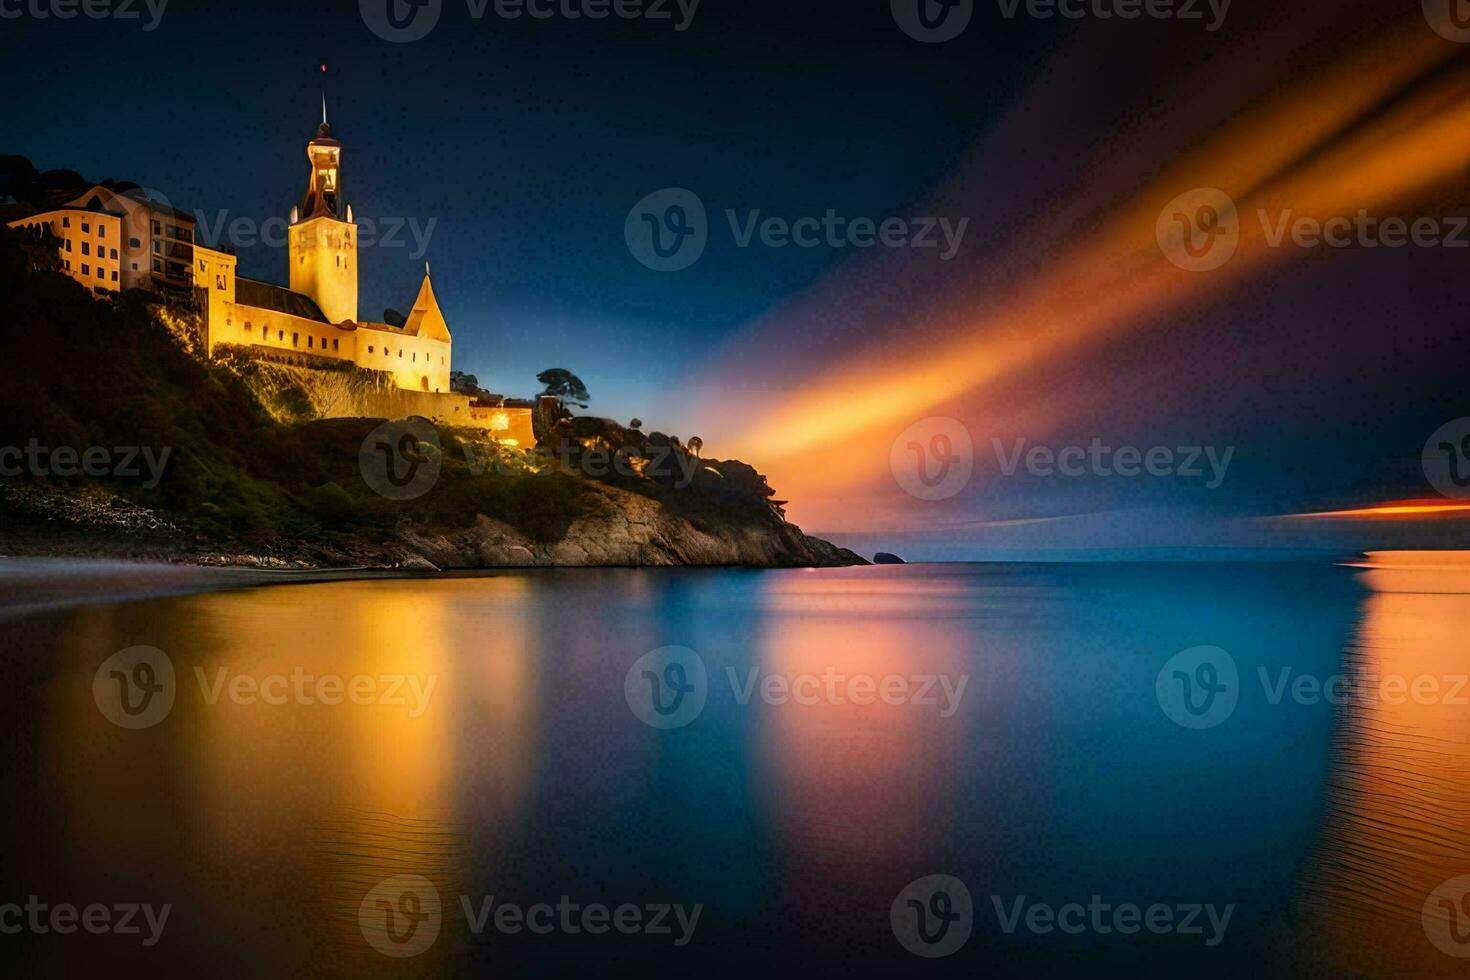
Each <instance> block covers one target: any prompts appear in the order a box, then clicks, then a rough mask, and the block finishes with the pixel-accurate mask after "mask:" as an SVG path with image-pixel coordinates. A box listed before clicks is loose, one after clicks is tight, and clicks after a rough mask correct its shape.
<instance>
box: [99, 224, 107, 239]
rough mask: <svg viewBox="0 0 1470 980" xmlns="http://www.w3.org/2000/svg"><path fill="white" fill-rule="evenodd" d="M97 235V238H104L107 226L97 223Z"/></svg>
mask: <svg viewBox="0 0 1470 980" xmlns="http://www.w3.org/2000/svg"><path fill="white" fill-rule="evenodd" d="M97 237H98V238H106V237H107V226H106V225H98V226H97Z"/></svg>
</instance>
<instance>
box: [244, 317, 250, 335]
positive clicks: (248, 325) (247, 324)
mask: <svg viewBox="0 0 1470 980" xmlns="http://www.w3.org/2000/svg"><path fill="white" fill-rule="evenodd" d="M245 332H246V333H249V332H250V321H249V320H246V321H245Z"/></svg>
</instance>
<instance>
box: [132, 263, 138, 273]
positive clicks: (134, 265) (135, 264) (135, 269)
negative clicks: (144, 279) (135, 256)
mask: <svg viewBox="0 0 1470 980" xmlns="http://www.w3.org/2000/svg"><path fill="white" fill-rule="evenodd" d="M133 271H134V272H137V271H138V263H136V262H134V263H133Z"/></svg>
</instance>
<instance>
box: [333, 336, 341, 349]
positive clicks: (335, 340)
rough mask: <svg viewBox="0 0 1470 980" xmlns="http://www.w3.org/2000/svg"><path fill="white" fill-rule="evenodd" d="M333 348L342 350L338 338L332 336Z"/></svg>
mask: <svg viewBox="0 0 1470 980" xmlns="http://www.w3.org/2000/svg"><path fill="white" fill-rule="evenodd" d="M332 350H334V351H337V350H341V348H340V347H339V346H338V340H337V338H336V337H333V338H332Z"/></svg>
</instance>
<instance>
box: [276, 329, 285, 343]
mask: <svg viewBox="0 0 1470 980" xmlns="http://www.w3.org/2000/svg"><path fill="white" fill-rule="evenodd" d="M276 340H277V341H279V342H280V343H283V344H284V343H285V342H286V331H284V330H277V331H276Z"/></svg>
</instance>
